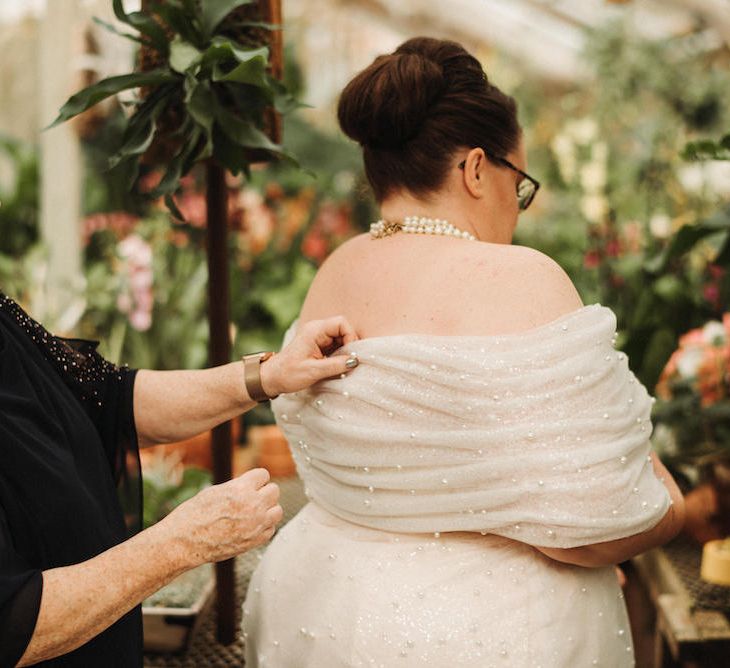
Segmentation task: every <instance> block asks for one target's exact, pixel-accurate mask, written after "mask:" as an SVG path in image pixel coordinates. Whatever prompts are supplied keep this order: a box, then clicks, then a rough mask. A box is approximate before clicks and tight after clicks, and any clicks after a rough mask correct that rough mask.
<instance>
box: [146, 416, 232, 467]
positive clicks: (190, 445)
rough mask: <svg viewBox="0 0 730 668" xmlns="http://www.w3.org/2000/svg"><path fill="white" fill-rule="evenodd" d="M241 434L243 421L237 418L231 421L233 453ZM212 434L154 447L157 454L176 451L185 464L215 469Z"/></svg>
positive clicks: (203, 434) (199, 435)
mask: <svg viewBox="0 0 730 668" xmlns="http://www.w3.org/2000/svg"><path fill="white" fill-rule="evenodd" d="M240 436H241V421H240V420H238V419H236V420H233V421H232V423H231V453H233V449H234V448H235V447H236V444H237V443H238V439H239V438H240ZM211 449H212V448H211V435H210V432H209V431H205V432H203V433H202V434H198V435H197V436H193V437H192V438H187V439H185V440H184V441H177V442H175V443H166V444H165V445H157V446H155V447H154V451H155V454H158V453H159V454H162V455H169V454H171V453H173V452H174V453H176V454H177V455H179V456H180V458H181V461H182V463H183V464H184V465H185V466H198V467H200V468H204V469H208V470H210V471H212V470H213V454H212V452H211Z"/></svg>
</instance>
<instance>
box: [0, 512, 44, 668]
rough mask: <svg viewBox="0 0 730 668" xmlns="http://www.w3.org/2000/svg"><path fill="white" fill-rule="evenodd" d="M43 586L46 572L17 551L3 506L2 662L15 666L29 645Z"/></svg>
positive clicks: (0, 580) (0, 536)
mask: <svg viewBox="0 0 730 668" xmlns="http://www.w3.org/2000/svg"><path fill="white" fill-rule="evenodd" d="M42 589H43V574H42V573H41V571H40V570H39V569H37V568H30V567H29V566H28V564H27V563H26V562H25V560H24V559H22V557H20V555H18V553H17V552H16V551H15V549H14V547H13V541H12V537H11V535H10V531H9V529H8V525H7V522H6V520H5V513H4V512H3V510H2V508H0V666H14V665H15V664H16V663H17V662H18V661H19V660H20V658H21V657H22V656H23V653H24V652H25V649H26V647H28V643H29V642H30V638H31V636H32V635H33V631H34V630H35V624H36V620H37V619H38V610H39V609H40V605H41V592H42Z"/></svg>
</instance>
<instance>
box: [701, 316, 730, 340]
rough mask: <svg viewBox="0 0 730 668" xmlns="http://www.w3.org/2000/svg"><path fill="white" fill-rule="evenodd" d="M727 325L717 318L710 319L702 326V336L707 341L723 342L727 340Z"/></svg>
mask: <svg viewBox="0 0 730 668" xmlns="http://www.w3.org/2000/svg"><path fill="white" fill-rule="evenodd" d="M725 336H726V332H725V326H724V325H723V324H722V323H721V322H718V321H717V320H710V322H708V323H706V324H705V326H704V327H703V328H702V338H703V339H704V340H705V343H710V344H722V343H724V342H725Z"/></svg>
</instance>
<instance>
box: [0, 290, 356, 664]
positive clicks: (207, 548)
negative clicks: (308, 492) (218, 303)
mask: <svg viewBox="0 0 730 668" xmlns="http://www.w3.org/2000/svg"><path fill="white" fill-rule="evenodd" d="M355 338H356V337H355V335H354V332H353V331H352V330H351V328H350V327H349V325H348V324H347V322H346V321H345V320H344V319H342V318H331V319H328V320H323V321H318V322H316V323H311V326H308V327H307V328H305V330H304V331H303V332H302V333H301V334H300V336H299V337H298V338H297V339H296V340H295V341H293V342H292V343H291V344H290V345H289V346H287V347H286V348H285V349H284V350H283V351H282V352H281V353H280V354H278V355H276V356H274V357H272V358H270V359H269V360H268V361H266V362H264V363H262V364H261V368H260V371H261V385H262V387H263V390H264V392H265V393H266V394H268V395H270V396H273V395H276V394H278V393H280V392H293V391H297V390H300V389H303V388H305V387H308V386H309V385H311V384H312V383H313V382H316V381H317V380H320V379H322V378H325V377H328V376H333V375H336V374H340V373H343V372H345V371H347V370H348V369H350V368H352V366H354V365H355V364H356V361H354V360H353V359H352V358H350V361H349V362H348V361H347V359H348V358H346V357H345V356H333V357H331V358H328V357H327V356H326V354H327V353H328V352H329V351H331V350H334V349H335V348H337V347H339V346H340V345H342V344H346V343H349V342H350V341H352V340H354V339H355ZM255 403H256V402H255V401H254V400H252V399H251V398H250V397H249V395H248V392H247V390H246V385H245V384H244V382H243V365H242V363H240V362H238V363H232V364H228V365H224V366H221V367H216V368H213V369H206V370H202V371H167V372H164V371H162V372H161V371H135V370H132V369H128V368H120V367H116V366H114V365H112V364H110V363H109V362H107V361H106V360H104V359H103V358H102V357H100V356H99V355H98V354H97V353H96V351H95V349H94V345H93V344H91V343H89V342H85V341H76V340H65V339H60V338H57V337H54V336H52V335H50V334H49V333H48V332H47V331H46V330H45V329H43V328H42V327H41V326H40V325H39V324H38V323H36V322H35V321H33V320H32V319H31V318H29V317H28V316H27V315H26V314H25V312H24V311H23V310H22V309H21V308H20V307H19V306H18V305H17V304H16V303H15V302H13V301H12V300H10V299H9V298H8V297H6V296H5V295H4V294H2V293H1V292H0V666H2V667H5V666H15V665H21V666H25V665H31V664H38V663H41V664H42V665H46V666H83V667H84V668H89V667H94V666H104V667H107V666H140V665H141V664H142V622H141V611H140V606H139V604H140V602H141V601H142V600H143V599H144V598H145V597H146V596H148V595H149V594H151V593H152V592H153V591H155V590H157V589H159V588H160V587H162V586H163V585H164V584H166V583H167V582H169V581H170V580H171V579H173V578H174V577H175V576H176V575H178V574H180V573H182V572H184V571H185V570H188V569H190V568H193V567H195V566H197V565H199V564H201V563H204V562H207V561H220V560H222V559H227V558H230V557H232V556H235V555H236V554H240V553H241V552H244V551H246V550H247V549H250V548H251V547H254V546H256V545H259V544H261V543H263V542H265V541H266V540H268V539H269V538H270V537H271V535H272V534H273V531H274V527H275V525H276V523H277V522H278V521H279V520H280V519H281V508H280V507H279V505H278V489H277V488H276V485H274V484H273V483H270V482H269V476H268V473H267V472H266V471H263V470H261V469H257V470H254V471H249V472H248V473H246V474H244V475H243V476H241V477H239V478H237V479H235V480H232V481H230V482H227V483H224V484H222V485H215V486H213V487H210V488H208V489H206V490H204V491H203V492H201V493H200V494H198V495H197V496H195V497H194V498H193V499H190V500H189V501H187V502H186V503H184V504H182V505H181V506H179V507H178V508H177V509H176V510H174V511H173V512H172V513H171V514H170V515H168V516H167V517H166V518H165V519H164V520H162V521H161V522H159V523H157V524H156V525H154V526H153V527H150V528H149V529H147V530H145V531H142V532H139V533H136V535H134V536H133V537H132V538H128V536H129V533H130V532H129V529H132V530H133V532H134V529H135V528H137V527H136V526H135V525H136V524H137V522H138V518H139V511H140V501H141V493H140V479H139V453H138V446H137V443H138V440H139V443H140V445H151V444H154V443H162V442H170V441H176V440H180V439H183V438H186V437H189V436H192V435H194V434H197V433H200V432H202V431H205V430H207V429H210V428H211V427H213V426H214V425H216V424H219V423H220V422H223V421H225V420H228V419H230V418H232V417H234V416H235V415H238V414H240V413H242V412H244V411H246V410H248V409H250V408H252V407H253V406H254V405H255ZM118 492H119V493H118ZM125 520H126V522H125Z"/></svg>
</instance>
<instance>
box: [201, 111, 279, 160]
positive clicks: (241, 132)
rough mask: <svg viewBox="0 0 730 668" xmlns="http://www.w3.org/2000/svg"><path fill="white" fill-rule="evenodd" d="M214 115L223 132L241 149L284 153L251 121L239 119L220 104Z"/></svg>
mask: <svg viewBox="0 0 730 668" xmlns="http://www.w3.org/2000/svg"><path fill="white" fill-rule="evenodd" d="M214 114H215V120H216V121H217V122H218V124H219V125H220V127H221V129H222V130H223V132H224V133H225V134H226V135H228V137H229V138H230V139H231V140H232V141H233V142H234V143H235V144H238V145H239V146H240V147H242V148H261V149H265V150H267V151H272V152H273V153H283V152H284V150H283V148H282V147H281V146H280V145H279V144H275V143H274V142H272V141H271V139H269V138H268V137H267V136H266V135H265V134H264V133H263V132H262V131H261V130H259V129H258V128H257V127H256V126H255V125H254V124H253V123H252V122H251V121H249V120H244V119H242V118H239V117H238V116H236V115H235V114H234V113H232V112H230V111H228V109H225V108H223V107H222V106H221V105H220V104H216V107H215V111H214Z"/></svg>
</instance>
